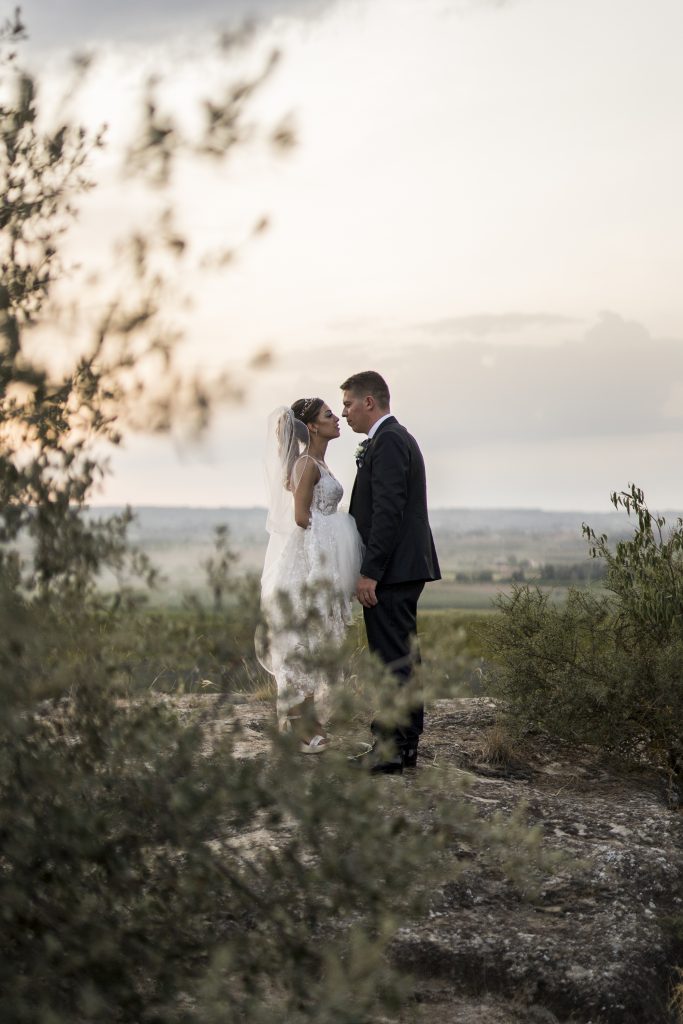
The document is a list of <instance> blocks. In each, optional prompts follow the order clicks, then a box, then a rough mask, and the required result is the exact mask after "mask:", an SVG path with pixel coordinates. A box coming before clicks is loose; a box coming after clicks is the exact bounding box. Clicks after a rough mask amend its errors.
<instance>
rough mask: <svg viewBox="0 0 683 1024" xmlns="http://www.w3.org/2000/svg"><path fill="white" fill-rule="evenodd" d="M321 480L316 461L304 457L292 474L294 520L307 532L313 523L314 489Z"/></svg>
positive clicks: (307, 456)
mask: <svg viewBox="0 0 683 1024" xmlns="http://www.w3.org/2000/svg"><path fill="white" fill-rule="evenodd" d="M319 479H320V470H319V469H318V467H317V465H316V463H315V459H312V458H311V457H310V456H309V455H304V456H303V457H302V458H301V459H299V461H298V462H297V464H296V466H295V467H294V473H293V474H292V485H293V491H294V518H295V520H296V525H297V526H300V527H301V529H302V530H305V529H306V528H307V526H308V525H309V523H310V521H311V503H312V502H313V488H314V487H315V485H316V484H317V482H318V480H319Z"/></svg>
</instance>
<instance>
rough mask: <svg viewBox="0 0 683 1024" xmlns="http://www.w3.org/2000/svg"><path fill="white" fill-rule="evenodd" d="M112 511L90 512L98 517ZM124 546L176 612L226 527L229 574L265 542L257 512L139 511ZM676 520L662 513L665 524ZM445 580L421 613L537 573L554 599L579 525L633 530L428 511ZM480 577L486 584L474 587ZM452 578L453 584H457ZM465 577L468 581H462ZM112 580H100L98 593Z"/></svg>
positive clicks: (580, 517)
mask: <svg viewBox="0 0 683 1024" xmlns="http://www.w3.org/2000/svg"><path fill="white" fill-rule="evenodd" d="M116 511H119V509H115V508H110V509H96V510H93V511H92V513H91V514H92V515H93V516H98V517H99V516H102V515H106V514H108V513H111V512H116ZM135 515H136V519H135V522H134V524H133V526H132V528H131V540H132V542H133V543H134V544H135V545H137V546H138V547H139V548H140V549H141V550H142V551H144V552H145V553H146V554H147V555H148V556H149V557H150V558H151V560H152V562H153V563H154V564H155V565H156V566H157V567H158V569H159V570H160V572H161V574H162V577H163V579H162V583H161V585H160V587H159V589H158V591H157V593H156V595H154V596H153V598H152V601H153V603H156V604H159V605H164V606H177V605H179V604H181V603H182V600H183V596H184V595H186V594H188V593H194V594H196V595H198V596H201V597H203V598H206V597H207V596H208V589H207V581H206V571H205V567H204V564H205V562H206V560H207V559H208V558H210V556H211V554H212V550H213V539H214V531H215V528H216V527H217V526H227V528H228V531H229V537H230V543H231V545H232V547H233V549H234V551H235V553H236V554H237V556H238V560H237V562H236V567H235V571H236V572H240V573H245V572H252V573H259V572H260V570H261V566H262V565H263V558H264V554H265V550H266V544H267V540H268V535H267V533H266V530H265V521H266V512H265V509H262V508H253V509H236V508H216V509H201V508H139V509H136V510H135ZM674 516H675V514H674V513H671V514H668V518H669V519H670V520H673V519H674ZM430 519H431V523H432V528H433V531H434V540H435V543H436V547H437V551H438V553H439V559H440V562H441V569H442V572H443V575H444V579H443V580H441V581H440V582H438V583H434V584H430V585H429V586H427V587H426V588H425V593H424V595H423V598H422V602H421V607H422V608H423V609H425V610H426V609H447V608H454V609H466V610H467V609H469V610H482V611H483V610H486V609H488V608H490V607H491V602H492V601H493V599H494V598H495V597H496V595H497V594H499V593H501V592H507V591H509V590H510V583H509V582H508V580H509V579H510V577H511V576H513V575H514V574H516V575H518V576H519V575H520V574H521V575H523V576H524V578H525V579H527V580H529V581H530V582H531V583H532V584H534V583H535V579H537V578H539V576H540V575H541V573H542V571H543V567H544V566H548V565H551V566H554V567H555V568H556V570H557V571H556V573H555V578H557V579H558V580H560V581H562V582H560V583H558V585H557V586H556V587H553V588H549V589H551V590H552V593H553V594H554V595H555V596H556V597H557V599H558V600H561V599H562V598H563V596H564V594H566V585H565V583H564V577H565V576H566V573H565V572H563V569H569V568H571V567H576V566H579V567H580V566H581V565H585V564H587V563H588V562H589V559H588V554H587V546H586V543H585V541H584V539H583V537H582V535H581V524H582V523H583V522H584V521H587V522H589V523H590V524H591V525H592V526H593V527H594V529H595V530H596V531H598V532H600V533H606V534H607V535H608V536H609V537H610V539H611V540H613V541H616V540H617V539H619V538H620V537H623V536H624V535H626V534H628V533H629V532H630V531H631V530H632V528H633V527H632V524H630V523H629V520H628V519H627V517H626V516H624V515H623V514H618V513H590V512H543V511H540V510H536V509H436V510H432V511H431V512H430ZM479 574H483V575H485V576H488V580H487V581H476V577H477V575H479ZM456 575H457V577H458V578H456ZM467 576H471V577H473V578H474V579H475V582H464V581H463V579H462V577H467ZM113 582H114V581H113V580H112V579H109V580H108V579H106V578H103V580H102V583H103V586H105V587H107V586H111V585H112V584H113Z"/></svg>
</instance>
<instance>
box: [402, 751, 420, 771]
mask: <svg viewBox="0 0 683 1024" xmlns="http://www.w3.org/2000/svg"><path fill="white" fill-rule="evenodd" d="M401 760H402V761H403V767H404V768H417V747H404V748H403V749H402V750H401Z"/></svg>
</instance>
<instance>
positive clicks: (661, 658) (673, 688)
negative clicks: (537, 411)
mask: <svg viewBox="0 0 683 1024" xmlns="http://www.w3.org/2000/svg"><path fill="white" fill-rule="evenodd" d="M612 503H613V504H614V506H615V508H617V509H619V508H623V509H624V510H625V511H626V514H627V515H628V516H629V517H631V516H633V517H634V518H635V520H636V522H637V525H636V526H635V530H634V534H633V537H632V538H631V539H628V540H622V541H619V542H618V543H617V545H616V547H615V550H614V551H612V550H611V549H610V547H609V545H608V540H607V537H606V536H604V535H603V536H599V537H598V536H596V534H595V533H594V532H593V530H592V529H591V528H590V527H589V526H584V534H585V536H586V538H587V540H588V542H589V545H590V553H591V555H592V556H593V557H595V558H600V559H602V560H603V561H604V563H605V573H604V579H603V583H602V586H603V587H604V590H605V591H606V593H604V594H603V595H602V596H599V595H595V594H594V593H592V592H591V591H585V590H577V589H574V588H572V589H570V591H569V593H568V597H567V602H566V604H565V605H563V606H556V605H554V604H552V603H551V601H550V599H549V597H548V595H547V594H543V593H541V592H540V591H539V590H538V589H536V588H530V587H528V586H518V587H514V588H513V591H512V594H511V596H501V597H500V598H498V600H497V602H496V603H497V606H498V608H499V610H500V612H501V613H502V614H501V615H500V616H497V617H494V618H492V619H491V620H490V622H489V623H488V625H487V635H488V642H489V644H490V646H491V650H492V653H493V656H494V657H495V659H496V661H497V662H498V668H497V670H496V671H494V672H493V674H492V680H491V681H492V684H493V686H494V689H495V691H496V692H497V693H498V694H499V695H501V696H502V697H503V698H504V699H505V701H506V702H507V705H508V708H509V711H510V712H511V714H512V715H513V716H514V717H515V718H517V719H518V721H520V722H522V723H525V724H526V725H532V726H541V727H543V728H544V729H547V730H549V731H550V732H552V733H555V734H556V735H559V736H563V737H565V738H567V739H570V740H575V741H579V742H587V743H596V744H599V745H600V746H602V747H604V749H605V750H608V751H612V752H615V753H620V754H622V755H625V756H628V757H640V756H645V757H647V758H648V759H649V760H651V761H652V762H653V763H654V764H656V765H658V766H660V767H663V768H665V769H666V770H667V771H668V772H669V774H670V781H671V785H672V787H674V786H676V785H680V782H681V777H682V774H683V760H682V757H683V741H682V739H681V737H683V682H682V673H683V555H682V552H683V520H680V519H679V520H677V522H676V525H675V526H674V527H672V528H671V529H670V530H669V531H668V534H667V535H666V536H665V534H664V527H665V525H666V523H665V520H664V518H663V517H662V516H654V515H653V514H652V513H651V512H650V511H649V509H648V508H647V505H646V503H645V497H644V495H643V492H642V491H641V490H639V489H638V488H637V487H635V486H632V487H631V489H630V490H629V491H627V492H626V491H625V492H622V493H620V494H617V493H614V494H612ZM672 793H673V789H672Z"/></svg>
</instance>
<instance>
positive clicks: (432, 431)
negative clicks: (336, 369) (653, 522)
mask: <svg viewBox="0 0 683 1024" xmlns="http://www.w3.org/2000/svg"><path fill="white" fill-rule="evenodd" d="M373 363H374V364H375V365H376V366H377V368H378V369H380V370H381V371H382V372H384V370H385V371H386V374H387V376H388V377H389V379H390V381H391V382H392V383H393V391H394V393H395V395H396V397H397V399H399V401H400V406H401V410H402V414H403V417H404V418H405V419H406V422H407V418H408V416H409V417H410V419H411V421H412V422H413V423H414V424H415V427H416V429H418V426H419V429H420V431H421V433H422V434H425V433H426V434H428V435H429V436H430V438H431V443H432V444H433V445H436V446H440V447H443V448H447V449H452V448H453V447H454V446H458V445H462V444H467V445H475V446H476V445H479V444H487V443H490V442H496V441H499V442H504V443H506V444H507V443H510V442H528V441H539V440H543V441H559V440H562V441H566V440H571V439H579V438H610V437H627V436H634V435H638V436H641V437H647V436H652V435H655V434H657V433H666V432H671V431H674V432H682V433H683V407H682V406H681V404H680V403H681V396H683V340H664V339H656V338H653V337H652V336H651V335H650V334H649V333H648V331H647V330H646V329H645V328H644V327H643V326H642V325H640V324H638V323H635V322H631V321H627V320H625V319H624V318H622V317H620V316H619V315H617V314H614V313H604V314H601V316H600V318H599V320H598V321H597V323H596V324H594V325H593V326H592V327H590V328H589V329H588V330H587V331H586V332H585V333H584V334H583V336H582V337H579V338H574V339H572V340H566V341H564V342H563V343H560V344H553V345H547V346H539V345H538V344H537V343H531V342H528V341H526V340H523V339H522V340H519V341H515V340H512V341H510V340H506V341H504V342H499V341H488V340H485V339H482V338H479V339H477V340H468V339H464V340H463V339H461V340H455V341H448V342H447V341H443V340H440V341H439V340H434V341H429V340H428V341H426V342H425V343H423V344H416V345H414V346H413V347H412V349H408V348H406V347H401V349H400V351H396V352H395V353H392V352H391V351H390V350H389V349H386V350H385V351H384V352H381V351H380V350H379V349H378V350H376V352H375V354H374V356H373ZM383 368H384V370H383Z"/></svg>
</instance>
